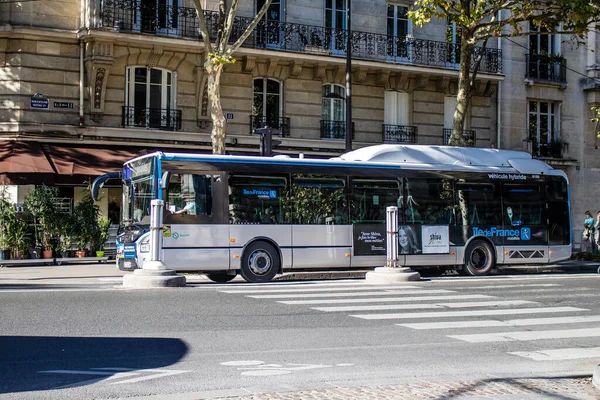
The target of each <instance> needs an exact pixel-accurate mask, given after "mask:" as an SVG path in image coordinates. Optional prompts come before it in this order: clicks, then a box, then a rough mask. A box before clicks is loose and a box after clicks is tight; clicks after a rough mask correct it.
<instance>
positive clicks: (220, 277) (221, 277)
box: [206, 272, 237, 283]
mask: <svg viewBox="0 0 600 400" xmlns="http://www.w3.org/2000/svg"><path fill="white" fill-rule="evenodd" d="M236 276H237V274H228V273H227V272H212V273H210V274H206V277H207V278H208V279H210V280H211V281H213V282H215V283H225V282H229V281H230V280H232V279H233V278H235V277H236Z"/></svg>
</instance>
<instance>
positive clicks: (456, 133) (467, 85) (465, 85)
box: [448, 37, 474, 146]
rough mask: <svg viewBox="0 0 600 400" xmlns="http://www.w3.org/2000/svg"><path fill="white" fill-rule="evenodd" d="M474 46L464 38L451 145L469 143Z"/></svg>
mask: <svg viewBox="0 0 600 400" xmlns="http://www.w3.org/2000/svg"><path fill="white" fill-rule="evenodd" d="M473 47H474V46H473V45H470V44H467V40H466V38H464V37H463V41H462V45H461V46H460V72H459V74H458V94H457V96H456V110H455V111H454V119H453V121H452V134H451V135H450V140H449V141H448V144H449V145H452V146H465V145H466V144H467V143H466V141H465V140H464V137H463V130H464V127H465V119H466V117H467V110H468V109H469V103H470V102H471V60H472V57H473Z"/></svg>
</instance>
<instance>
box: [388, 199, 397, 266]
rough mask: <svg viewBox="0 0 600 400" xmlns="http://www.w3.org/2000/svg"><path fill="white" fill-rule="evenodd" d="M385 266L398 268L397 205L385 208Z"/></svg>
mask: <svg viewBox="0 0 600 400" xmlns="http://www.w3.org/2000/svg"><path fill="white" fill-rule="evenodd" d="M385 216H386V219H385V231H386V242H387V245H386V255H387V263H386V265H385V266H386V267H390V268H398V207H396V206H388V207H386V208H385Z"/></svg>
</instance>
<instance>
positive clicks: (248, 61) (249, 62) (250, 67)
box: [242, 56, 256, 74]
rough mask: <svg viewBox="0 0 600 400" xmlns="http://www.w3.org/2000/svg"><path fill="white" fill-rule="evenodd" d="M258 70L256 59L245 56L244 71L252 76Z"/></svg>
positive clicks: (243, 59) (243, 60)
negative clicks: (255, 69)
mask: <svg viewBox="0 0 600 400" xmlns="http://www.w3.org/2000/svg"><path fill="white" fill-rule="evenodd" d="M254 68H256V58H255V57H250V56H244V57H243V58H242V71H244V72H245V73H247V74H251V73H252V72H253V71H254Z"/></svg>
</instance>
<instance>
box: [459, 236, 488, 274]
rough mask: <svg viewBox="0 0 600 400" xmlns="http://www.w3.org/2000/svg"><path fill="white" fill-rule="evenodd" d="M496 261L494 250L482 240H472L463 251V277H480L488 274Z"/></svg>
mask: <svg viewBox="0 0 600 400" xmlns="http://www.w3.org/2000/svg"><path fill="white" fill-rule="evenodd" d="M495 264H496V260H495V258H494V248H493V247H492V246H491V245H490V244H489V243H488V242H486V241H484V240H473V241H472V242H471V243H469V245H468V246H467V250H466V251H465V266H464V268H463V272H464V274H465V275H471V276H482V275H487V274H489V273H490V271H491V270H492V268H494V265H495Z"/></svg>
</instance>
